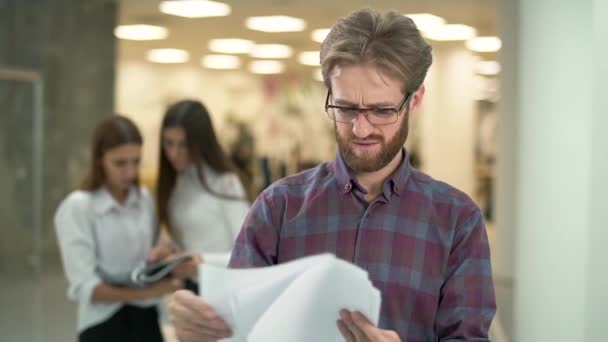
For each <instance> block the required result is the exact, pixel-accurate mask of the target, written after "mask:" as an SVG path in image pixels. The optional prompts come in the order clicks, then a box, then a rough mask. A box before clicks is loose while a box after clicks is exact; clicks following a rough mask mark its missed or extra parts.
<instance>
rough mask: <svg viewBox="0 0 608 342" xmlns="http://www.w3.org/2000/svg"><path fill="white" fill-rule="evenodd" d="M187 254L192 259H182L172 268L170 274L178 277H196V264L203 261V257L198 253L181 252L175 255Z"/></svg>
mask: <svg viewBox="0 0 608 342" xmlns="http://www.w3.org/2000/svg"><path fill="white" fill-rule="evenodd" d="M184 254H189V255H191V256H192V259H190V260H188V261H184V262H182V263H180V264H178V265H177V266H175V267H174V268H173V270H172V271H171V275H172V276H173V277H175V278H178V279H184V280H185V279H197V277H198V265H199V264H201V263H202V262H203V257H202V256H201V255H200V254H198V253H181V254H176V255H175V256H180V255H184Z"/></svg>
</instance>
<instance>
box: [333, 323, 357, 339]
mask: <svg viewBox="0 0 608 342" xmlns="http://www.w3.org/2000/svg"><path fill="white" fill-rule="evenodd" d="M337 324H338V329H339V330H340V333H341V334H342V337H344V339H345V340H346V342H356V341H355V336H354V335H353V334H352V333H351V332H350V329H348V327H347V326H346V323H344V321H343V320H341V319H339V320H338V322H337Z"/></svg>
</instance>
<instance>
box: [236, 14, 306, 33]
mask: <svg viewBox="0 0 608 342" xmlns="http://www.w3.org/2000/svg"><path fill="white" fill-rule="evenodd" d="M245 26H247V28H249V29H251V30H256V31H262V32H298V31H304V29H305V28H306V22H305V21H304V20H302V19H300V18H294V17H288V16H285V15H275V16H266V17H249V18H247V19H246V20H245Z"/></svg>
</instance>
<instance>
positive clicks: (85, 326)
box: [55, 115, 182, 342]
mask: <svg viewBox="0 0 608 342" xmlns="http://www.w3.org/2000/svg"><path fill="white" fill-rule="evenodd" d="M141 146H142V137H141V134H140V132H139V130H138V129H137V127H136V126H135V125H134V124H133V122H132V121H131V120H129V119H127V118H126V117H123V116H120V115H113V116H111V117H109V118H107V119H105V120H103V121H101V122H100V123H99V125H98V126H97V127H96V129H95V132H94V136H93V144H92V151H91V152H92V155H91V162H90V167H89V172H88V174H87V176H86V177H85V179H84V181H83V182H82V185H81V186H80V188H79V189H78V190H76V191H74V192H72V193H70V194H69V195H68V196H67V198H66V199H65V200H64V201H63V202H62V203H61V205H60V206H59V208H58V209H57V212H56V216H55V227H56V231H57V238H58V240H59V246H60V250H61V256H62V260H63V266H64V270H65V273H66V276H67V278H68V280H69V289H68V297H69V298H70V299H72V300H75V301H77V302H78V326H77V330H78V340H79V341H82V342H88V341H162V340H163V338H162V335H161V331H160V328H159V322H158V312H157V307H156V306H157V303H158V300H157V299H158V298H159V297H161V296H163V295H165V294H168V293H172V292H173V291H175V290H176V289H179V288H181V287H182V283H181V281H180V280H177V279H166V280H162V281H160V282H157V283H155V284H153V285H149V286H147V287H143V288H137V287H129V285H128V284H129V283H130V280H129V279H130V273H131V272H132V270H133V269H134V268H136V267H137V266H139V265H141V264H142V263H143V262H145V259H146V256H147V254H148V253H149V251H150V249H151V248H152V246H153V243H154V241H155V240H156V237H157V232H158V229H157V227H158V225H157V220H156V213H155V210H154V202H153V199H152V196H151V195H150V192H149V191H148V190H147V189H145V188H143V187H140V186H139V162H140V159H141Z"/></svg>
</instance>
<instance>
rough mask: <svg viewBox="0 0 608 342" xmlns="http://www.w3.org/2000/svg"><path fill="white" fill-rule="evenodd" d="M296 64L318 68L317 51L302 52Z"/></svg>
mask: <svg viewBox="0 0 608 342" xmlns="http://www.w3.org/2000/svg"><path fill="white" fill-rule="evenodd" d="M298 62H300V64H304V65H312V66H319V65H320V64H321V62H320V61H319V51H304V52H301V53H300V55H299V56H298Z"/></svg>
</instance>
